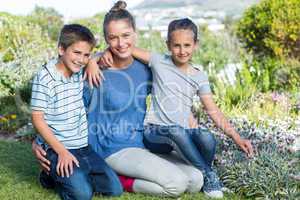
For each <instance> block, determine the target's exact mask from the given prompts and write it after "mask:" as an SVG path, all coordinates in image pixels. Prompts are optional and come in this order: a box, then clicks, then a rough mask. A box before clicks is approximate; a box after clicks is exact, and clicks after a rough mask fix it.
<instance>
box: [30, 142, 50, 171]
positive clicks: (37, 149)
mask: <svg viewBox="0 0 300 200" xmlns="http://www.w3.org/2000/svg"><path fill="white" fill-rule="evenodd" d="M31 150H32V153H33V155H34V156H35V157H36V159H37V160H38V162H39V164H40V166H41V168H42V169H43V170H44V171H45V172H46V173H47V174H49V172H50V161H49V160H47V158H46V151H44V149H43V148H42V147H41V146H40V145H38V144H37V143H36V142H35V141H33V142H32V146H31Z"/></svg>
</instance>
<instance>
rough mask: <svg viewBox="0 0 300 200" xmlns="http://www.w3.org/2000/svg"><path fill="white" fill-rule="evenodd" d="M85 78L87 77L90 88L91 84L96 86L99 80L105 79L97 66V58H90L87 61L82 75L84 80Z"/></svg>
mask: <svg viewBox="0 0 300 200" xmlns="http://www.w3.org/2000/svg"><path fill="white" fill-rule="evenodd" d="M86 78H87V79H88V82H89V85H90V87H91V88H92V87H93V85H95V86H97V87H98V86H99V84H100V83H101V81H102V80H105V79H104V76H103V73H102V71H101V70H100V69H99V66H98V58H91V59H90V61H89V62H88V64H87V66H86V69H85V72H84V76H83V79H84V80H85V79H86Z"/></svg>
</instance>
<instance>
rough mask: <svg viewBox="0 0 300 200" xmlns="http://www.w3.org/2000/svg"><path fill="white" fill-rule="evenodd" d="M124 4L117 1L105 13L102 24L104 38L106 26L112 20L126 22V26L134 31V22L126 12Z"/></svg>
mask: <svg viewBox="0 0 300 200" xmlns="http://www.w3.org/2000/svg"><path fill="white" fill-rule="evenodd" d="M126 6H127V4H126V2H124V1H118V2H117V3H115V5H114V6H113V7H112V8H111V9H110V11H109V12H108V13H106V15H105V17H104V22H103V32H104V37H105V38H106V36H107V30H106V29H107V25H108V24H109V23H110V22H111V21H114V20H127V22H128V24H129V25H130V26H131V27H132V28H133V30H135V21H134V18H133V16H132V15H131V14H130V12H128V11H127V10H126Z"/></svg>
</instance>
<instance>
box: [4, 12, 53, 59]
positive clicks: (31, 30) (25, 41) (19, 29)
mask: <svg viewBox="0 0 300 200" xmlns="http://www.w3.org/2000/svg"><path fill="white" fill-rule="evenodd" d="M51 44H52V43H51V41H50V39H49V37H48V35H47V34H44V33H43V31H42V29H41V27H40V26H39V25H37V24H33V23H29V22H28V21H26V19H24V18H21V17H16V16H12V15H7V14H0V59H1V60H2V61H4V62H9V61H13V60H15V59H17V58H18V54H19V53H18V52H23V51H24V54H26V55H27V56H29V57H30V56H32V55H38V54H39V53H40V52H41V51H46V50H47V49H49V48H51V47H52V46H51Z"/></svg>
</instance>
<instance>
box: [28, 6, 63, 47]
mask: <svg viewBox="0 0 300 200" xmlns="http://www.w3.org/2000/svg"><path fill="white" fill-rule="evenodd" d="M26 20H27V21H28V22H29V23H32V24H36V25H39V27H41V28H42V31H43V32H44V33H46V34H48V35H49V37H50V38H51V39H52V40H53V41H55V42H56V40H57V38H58V35H59V32H60V29H61V28H62V27H63V25H64V21H63V16H62V15H61V14H59V13H58V12H57V11H56V10H55V9H53V8H44V7H40V6H36V7H35V8H34V10H33V12H32V13H31V14H30V15H28V17H27V19H26Z"/></svg>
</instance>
